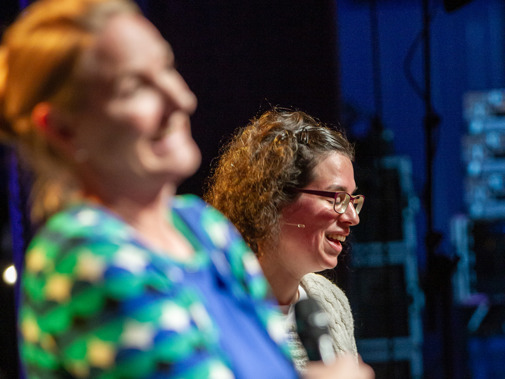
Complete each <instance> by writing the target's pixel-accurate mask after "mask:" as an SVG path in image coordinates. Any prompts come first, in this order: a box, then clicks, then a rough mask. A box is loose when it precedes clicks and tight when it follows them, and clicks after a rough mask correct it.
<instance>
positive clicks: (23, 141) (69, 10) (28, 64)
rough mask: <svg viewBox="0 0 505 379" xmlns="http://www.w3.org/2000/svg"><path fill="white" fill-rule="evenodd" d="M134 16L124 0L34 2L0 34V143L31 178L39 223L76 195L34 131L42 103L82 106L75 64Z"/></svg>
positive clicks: (64, 167)
mask: <svg viewBox="0 0 505 379" xmlns="http://www.w3.org/2000/svg"><path fill="white" fill-rule="evenodd" d="M133 12H138V9H137V6H136V5H135V4H134V3H133V2H130V1H128V0H38V1H37V2H35V3H33V4H32V5H30V6H29V7H27V8H26V10H24V11H23V12H22V13H21V14H20V16H19V17H18V19H17V20H16V21H15V22H14V23H13V24H12V25H11V26H10V27H9V28H8V29H7V30H6V31H5V33H4V36H3V40H2V44H1V46H0V137H1V138H2V140H3V141H4V142H6V143H8V144H11V145H12V146H13V147H14V148H15V149H16V151H17V153H18V155H19V156H20V158H21V159H22V162H23V163H27V164H28V166H29V167H30V168H31V171H32V172H33V186H32V191H31V204H32V217H33V218H34V219H35V220H41V219H44V218H46V217H47V216H49V215H50V214H52V213H54V212H55V211H57V210H59V209H60V208H61V207H62V206H63V205H64V204H65V203H67V202H68V201H69V200H70V199H72V198H73V197H74V196H75V195H76V194H77V193H78V185H77V182H76V178H75V177H74V176H73V175H72V169H71V167H70V164H69V163H68V162H66V161H65V160H64V159H63V157H62V156H61V155H60V154H59V153H58V151H57V150H56V149H54V148H53V147H52V146H51V145H50V144H48V142H47V140H46V139H45V138H44V135H43V133H40V131H39V130H38V129H37V128H36V127H35V126H34V125H33V123H32V120H31V114H32V111H33V109H34V107H35V106H36V105H37V104H39V103H41V102H48V103H50V104H51V105H53V106H55V107H57V108H59V109H63V110H66V111H70V112H71V111H72V110H75V109H77V107H78V106H79V104H80V102H81V101H83V99H84V95H83V92H84V91H83V89H82V88H83V86H82V84H83V83H82V79H81V78H80V77H79V70H78V67H79V62H80V59H81V57H82V55H83V53H84V52H85V51H87V49H89V48H90V46H91V44H92V43H93V41H94V39H95V38H96V35H97V34H98V33H99V32H100V30H101V29H102V28H103V26H104V25H105V23H106V21H107V20H108V19H109V18H110V17H111V16H112V15H115V14H118V13H133Z"/></svg>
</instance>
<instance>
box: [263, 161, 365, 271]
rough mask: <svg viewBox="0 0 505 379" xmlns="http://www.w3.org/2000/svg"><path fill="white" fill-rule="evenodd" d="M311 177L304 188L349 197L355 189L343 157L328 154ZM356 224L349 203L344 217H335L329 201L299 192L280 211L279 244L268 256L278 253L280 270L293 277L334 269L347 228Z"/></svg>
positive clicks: (352, 175) (352, 209) (356, 215)
mask: <svg viewBox="0 0 505 379" xmlns="http://www.w3.org/2000/svg"><path fill="white" fill-rule="evenodd" d="M313 174H314V180H313V181H312V182H311V183H309V185H307V186H306V187H305V188H306V189H313V190H321V191H345V192H347V193H349V194H352V193H353V192H354V191H355V190H356V183H355V181H354V169H353V166H352V162H351V160H350V159H349V158H348V157H347V156H345V155H342V154H339V153H330V154H328V155H327V156H326V157H325V158H324V159H323V160H322V161H321V162H320V163H319V164H318V165H317V166H316V167H315V168H314V173H313ZM358 223H359V216H358V214H357V213H356V210H355V209H354V206H353V205H352V204H349V206H348V207H347V209H346V211H345V212H344V213H343V214H338V213H336V212H335V211H334V210H333V200H332V199H330V198H325V197H320V196H316V195H313V194H306V193H301V194H300V195H299V197H298V198H297V199H296V200H295V202H294V203H292V204H290V205H288V206H287V207H285V208H284V209H283V210H282V211H281V219H280V235H279V240H278V245H277V248H276V249H275V251H271V252H269V253H273V254H277V255H278V259H279V261H280V267H284V269H285V270H287V271H289V273H290V275H291V276H294V277H296V278H301V277H302V276H303V275H305V274H307V273H310V272H319V271H322V270H325V269H330V268H334V267H335V266H336V265H337V263H338V256H339V254H340V253H341V252H342V242H343V241H345V239H346V237H347V236H348V235H349V232H350V227H351V226H354V225H357V224H358ZM297 225H300V226H302V225H303V226H304V227H298V226H297Z"/></svg>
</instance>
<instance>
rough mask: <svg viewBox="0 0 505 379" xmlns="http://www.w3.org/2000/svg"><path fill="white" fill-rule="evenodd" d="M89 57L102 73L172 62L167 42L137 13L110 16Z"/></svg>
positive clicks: (139, 68) (138, 68)
mask: <svg viewBox="0 0 505 379" xmlns="http://www.w3.org/2000/svg"><path fill="white" fill-rule="evenodd" d="M91 55H92V56H93V58H94V59H93V60H94V61H95V62H96V63H97V64H98V66H99V67H100V69H101V70H102V71H104V72H103V73H104V74H105V73H108V74H117V73H121V72H123V71H125V72H128V71H132V70H133V71H135V70H143V69H149V67H157V66H159V65H163V66H166V65H167V64H171V63H173V53H172V50H171V48H170V45H169V44H168V42H166V41H165V40H164V39H163V37H162V36H161V34H160V33H159V32H158V30H157V29H156V28H155V27H154V26H153V25H152V24H151V23H150V22H149V21H148V20H147V19H145V18H144V17H142V16H141V15H137V14H119V15H115V16H112V17H111V18H110V20H108V22H107V23H106V25H105V26H104V28H103V29H102V31H101V32H100V33H99V34H98V35H97V37H96V40H95V44H94V46H93V47H92V49H91Z"/></svg>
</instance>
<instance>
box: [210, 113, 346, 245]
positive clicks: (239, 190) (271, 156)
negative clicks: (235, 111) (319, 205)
mask: <svg viewBox="0 0 505 379" xmlns="http://www.w3.org/2000/svg"><path fill="white" fill-rule="evenodd" d="M333 152H337V153H339V154H343V155H344V156H346V157H348V158H349V159H350V160H351V161H353V160H354V146H353V145H352V144H351V143H350V142H349V141H348V139H347V138H346V136H345V133H344V132H343V131H342V130H336V129H333V128H330V127H329V126H327V125H325V124H323V123H321V122H320V121H318V120H316V119H315V118H313V117H311V116H309V115H308V114H306V113H304V112H302V111H296V110H290V109H284V108H273V109H271V110H269V111H267V112H265V113H263V114H262V115H261V116H259V117H257V118H254V119H252V120H251V121H250V123H249V124H248V125H247V126H245V127H243V128H239V129H238V130H237V131H236V132H235V133H234V135H233V137H232V138H231V140H230V142H228V143H227V144H226V145H225V146H224V148H223V149H222V152H221V156H220V158H219V159H218V160H217V163H215V164H214V165H213V168H212V172H211V176H210V177H209V179H208V181H207V183H206V193H205V194H204V199H205V200H206V201H207V202H208V203H209V204H211V205H212V206H214V207H215V208H217V209H218V210H219V211H221V212H222V213H223V214H224V215H225V216H226V217H228V218H229V219H230V221H231V222H232V223H233V224H234V225H235V227H236V228H237V229H238V230H239V232H240V233H241V234H242V236H243V238H244V239H245V241H246V242H247V243H248V244H249V246H250V247H251V249H252V250H253V251H254V252H255V253H256V254H258V255H259V254H260V252H259V249H258V243H259V242H261V241H266V240H269V239H270V238H272V237H274V236H276V235H277V234H278V231H279V217H280V212H281V210H282V209H283V208H284V207H285V206H286V205H288V204H291V203H292V202H294V201H295V200H296V198H297V196H298V193H297V192H296V189H297V188H303V187H305V186H307V185H308V184H309V183H310V182H311V181H312V180H314V177H313V171H314V168H315V167H316V166H317V164H318V163H319V162H321V161H322V160H323V159H324V158H326V156H327V155H328V154H330V153H333Z"/></svg>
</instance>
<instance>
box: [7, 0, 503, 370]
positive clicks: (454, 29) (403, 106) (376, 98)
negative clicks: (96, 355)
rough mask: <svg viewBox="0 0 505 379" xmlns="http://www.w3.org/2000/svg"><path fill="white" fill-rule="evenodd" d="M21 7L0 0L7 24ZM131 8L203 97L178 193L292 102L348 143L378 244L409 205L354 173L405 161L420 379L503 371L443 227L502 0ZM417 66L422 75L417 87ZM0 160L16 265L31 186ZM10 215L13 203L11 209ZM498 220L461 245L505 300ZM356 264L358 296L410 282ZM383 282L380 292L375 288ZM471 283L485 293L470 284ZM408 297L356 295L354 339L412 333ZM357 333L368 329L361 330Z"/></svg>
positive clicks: (160, 1) (498, 37)
mask: <svg viewBox="0 0 505 379" xmlns="http://www.w3.org/2000/svg"><path fill="white" fill-rule="evenodd" d="M26 3H27V1H24V2H23V1H14V0H2V10H1V13H0V22H1V27H2V30H3V28H4V27H5V26H6V25H8V24H9V23H10V22H11V21H12V20H13V18H14V16H15V15H16V14H18V12H19V9H20V8H22V7H24V6H25V5H26ZM137 3H138V4H139V5H140V6H141V8H142V9H143V11H144V13H145V14H146V15H147V16H148V18H150V19H151V20H152V22H153V23H154V24H155V25H156V26H157V27H158V28H159V29H160V31H161V32H162V34H163V35H164V36H165V38H166V39H167V40H168V41H169V42H170V43H171V44H172V47H173V49H174V52H175V56H176V61H177V67H178V69H179V71H180V72H181V73H182V75H183V76H184V78H185V79H186V81H187V82H188V83H189V85H190V87H191V88H192V90H193V91H194V92H195V93H196V94H197V96H198V99H199V107H198V110H197V112H196V113H195V115H194V117H193V119H192V125H193V134H194V138H195V139H196V141H197V142H198V144H199V146H200V148H201V150H202V154H203V162H202V166H201V169H200V170H199V172H198V173H197V175H195V176H194V177H193V178H191V179H189V180H188V181H186V182H185V183H184V184H183V185H182V186H181V187H180V192H181V193H184V192H192V193H196V194H199V195H201V193H202V188H203V186H204V181H205V178H206V177H207V175H208V174H209V167H210V164H211V162H212V159H213V158H215V157H216V156H217V155H218V151H219V146H220V145H221V144H222V143H223V141H225V140H226V139H227V138H228V137H229V135H230V133H231V132H232V131H233V130H234V129H235V128H236V127H238V126H243V125H244V124H245V123H247V121H248V120H249V119H250V118H252V117H254V116H255V115H257V114H258V113H259V112H261V111H262V110H265V109H268V108H269V107H270V106H271V105H281V106H289V107H295V108H299V109H301V110H305V111H307V112H308V113H310V114H311V115H313V116H315V117H317V118H319V119H320V120H322V121H324V122H327V123H329V124H340V125H341V126H342V127H344V128H345V129H346V130H347V133H348V135H349V137H350V138H351V139H352V140H353V141H355V142H356V144H357V151H358V155H357V162H356V167H357V178H358V186H360V187H362V188H363V189H366V188H368V189H369V190H370V192H369V193H364V194H365V196H366V197H367V203H368V204H369V205H371V206H372V205H373V204H374V202H373V201H374V200H373V199H375V204H379V206H377V207H375V208H374V207H371V208H369V209H374V213H373V216H372V215H369V216H366V213H365V214H364V215H363V217H362V218H363V219H364V220H365V221H364V223H366V217H369V218H368V224H369V225H371V226H370V227H369V228H368V229H363V228H362V229H361V230H360V231H359V234H360V237H359V238H358V237H357V240H358V242H359V241H367V242H368V241H374V240H382V239H386V240H389V239H391V238H395V236H396V235H397V234H398V233H399V232H398V230H399V229H401V226H402V222H403V221H404V220H402V216H401V214H402V212H401V209H402V207H403V206H404V204H403V202H404V201H405V199H403V198H402V197H401V194H400V195H398V197H394V198H393V199H392V201H391V199H389V200H385V199H384V197H385V193H386V192H387V193H396V192H398V191H397V189H396V188H395V187H394V186H393V185H392V184H391V183H393V181H394V179H395V177H394V175H393V177H392V178H389V177H388V175H389V174H391V172H389V171H388V172H383V171H381V170H378V171H374V170H373V169H372V170H371V172H372V173H375V174H376V175H379V174H380V175H381V177H383V178H384V181H387V183H389V184H390V185H389V186H388V185H383V184H382V185H378V186H373V185H362V184H361V183H360V182H359V179H360V178H361V177H363V183H367V184H368V182H366V179H367V177H366V175H365V176H360V172H370V167H372V168H373V162H376V160H377V159H379V158H380V157H381V156H384V155H388V156H395V157H401V158H402V159H406V160H408V162H410V163H411V165H412V173H411V177H409V180H411V182H412V194H413V196H414V197H415V200H416V201H418V204H419V205H418V207H417V211H416V213H415V217H414V221H415V224H414V234H413V235H408V236H406V237H405V236H403V237H402V238H409V239H411V241H409V244H410V245H414V246H415V248H414V250H415V259H416V269H417V272H415V275H416V276H417V277H418V278H419V291H421V292H422V294H423V296H425V299H426V306H425V307H424V308H423V315H422V316H423V325H422V330H421V331H420V333H421V334H422V335H423V342H422V343H423V349H422V350H423V362H422V365H423V367H424V369H423V372H424V374H423V377H425V378H449V379H452V378H473V379H475V378H498V377H505V368H503V363H500V362H504V361H505V347H504V346H505V342H504V337H503V334H504V329H505V328H504V325H505V324H504V323H505V315H504V313H505V312H503V310H502V305H501V303H500V301H498V302H497V305H493V306H491V307H490V311H489V312H488V321H486V322H485V323H482V324H481V328H480V329H479V330H477V331H473V332H470V331H469V330H468V320H469V317H471V315H472V314H473V312H474V310H475V308H473V307H472V306H469V305H468V304H460V303H458V302H457V301H455V299H453V298H452V296H451V293H452V290H453V288H452V287H453V284H452V283H451V277H452V275H453V273H454V265H455V264H456V263H457V260H458V258H459V254H460V252H459V251H458V250H457V249H455V246H454V243H452V240H453V234H452V231H451V220H453V218H454V217H455V216H458V215H459V216H461V215H466V213H467V209H466V206H465V202H464V196H465V187H464V176H465V169H466V166H465V162H464V161H463V159H462V148H461V146H462V138H463V136H464V134H465V133H466V131H467V126H466V124H465V120H464V117H463V96H464V94H465V93H466V92H467V91H475V90H483V91H487V90H490V89H495V88H503V87H505V54H504V50H505V41H504V38H505V33H504V30H505V5H504V3H503V1H499V0H474V1H467V2H466V3H467V4H463V3H465V2H451V3H452V4H453V5H454V6H453V7H452V8H455V9H452V8H451V7H449V5H451V4H449V2H446V3H444V2H443V1H442V0H438V1H437V0H433V1H422V0H389V1H388V0H382V1H381V0H376V1H373V0H369V1H366V0H361V1H359V0H339V1H329V0H317V1H315V0H314V1H306V0H291V1H285V0H279V1H275V0H270V1H263V0H241V1H231V0H215V1H212V0H209V1H204V0H200V1H189V0H138V1H137ZM426 4H428V5H429V15H430V20H431V22H430V23H429V24H428V25H427V24H426V22H425V21H426V20H425V19H424V18H423V16H425V13H424V10H425V9H426V8H424V7H426ZM426 26H429V29H428V30H429V32H430V37H431V38H430V43H431V46H430V50H429V53H430V54H429V56H428V55H427V54H426V51H425V50H423V48H424V47H425V46H426V45H425V43H426V40H425V39H423V38H422V37H423V34H422V32H423V28H425V27H426ZM424 36H426V35H424ZM427 62H428V63H429V68H430V70H429V74H430V76H431V83H430V84H431V88H429V91H428V92H427V91H426V89H427V87H426V83H425V78H426V73H427V71H426V70H425V69H426V63H427ZM427 93H428V94H429V97H430V99H431V105H432V109H431V110H432V111H433V113H434V114H435V115H436V116H438V117H439V119H440V122H439V123H436V125H433V126H432V127H431V129H429V128H428V127H427V124H426V115H427V113H426V100H427V99H426V97H427ZM428 125H429V124H428ZM427 135H432V142H434V143H433V145H434V146H433V156H432V157H430V156H428V154H427V150H426V149H427V143H426V137H427ZM0 158H1V159H2V160H1V163H2V165H1V167H2V172H1V174H2V176H1V180H2V182H1V183H2V188H1V193H0V198H1V199H3V200H4V201H3V202H2V204H1V207H0V211H1V212H2V220H3V222H2V225H1V227H2V229H1V233H2V234H1V237H2V241H1V245H0V246H1V248H2V250H1V253H0V265H1V267H0V268H1V269H2V270H3V268H4V267H7V266H8V265H9V264H11V262H12V261H13V254H12V251H16V252H17V251H18V250H19V249H20V245H22V244H24V243H25V242H26V241H25V239H26V233H23V232H20V227H21V226H23V225H24V226H26V225H25V224H26V221H23V219H22V218H21V219H17V218H16V215H17V216H19V213H20V212H19V210H20V209H21V210H22V209H23V204H22V203H23V201H22V200H23V198H24V196H25V195H26V194H25V192H26V189H23V188H13V187H12V170H11V168H12V167H13V165H12V164H11V161H10V159H11V154H10V152H9V151H8V150H6V149H3V150H2V151H1V154H0ZM430 164H431V165H430ZM428 167H432V170H428V169H427V168H428ZM367 170H368V171H367ZM396 179H397V178H396ZM374 189H375V190H374ZM395 191H396V192H395ZM370 200H372V202H371V203H370ZM381 200H382V201H381ZM410 200H412V199H410ZM384 204H389V207H385V206H384ZM9 205H11V208H10V210H9ZM13 205H14V207H13ZM395 206H397V207H398V208H395ZM366 207H367V205H365V210H364V212H366V210H367V208H366ZM12 208H17V213H16V209H14V211H13V210H12ZM398 210H400V211H399V212H395V211H398ZM13 212H14V214H13ZM21 213H22V212H21ZM374 225H375V226H378V225H380V228H378V227H374ZM497 225H498V226H497ZM499 225H501V224H500V220H498V221H497V220H493V221H492V222H488V224H479V225H477V226H476V227H475V228H474V229H475V230H474V231H473V230H469V231H468V237H469V238H470V239H474V238H475V239H476V240H478V241H480V242H482V243H483V245H485V246H486V248H485V249H483V250H482V254H483V255H484V256H486V261H489V260H491V261H493V262H495V263H496V264H494V265H492V267H490V266H489V265H487V266H486V265H485V264H484V263H480V264H479V265H478V266H477V269H478V270H479V275H480V276H481V277H483V278H486V279H487V280H486V281H483V282H482V283H485V284H483V285H482V286H481V287H485V288H484V289H483V290H484V291H485V290H486V289H489V288H492V292H493V294H500V293H505V288H503V287H504V286H503V279H501V276H500V275H499V273H498V274H496V267H504V266H503V260H504V258H503V257H504V256H505V252H504V250H503V247H504V245H503V244H501V243H500V238H503V237H501V235H502V232H501V229H500V227H499ZM25 229H26V228H25ZM355 234H356V235H358V232H356V233H355ZM433 236H435V237H434V238H435V239H436V240H437V242H438V243H436V244H429V245H427V243H426V242H425V241H426V238H427V237H429V238H428V239H429V240H433ZM486 241H491V242H493V243H494V245H493V244H492V243H491V245H492V246H490V244H489V243H488V244H486V243H485V242H486ZM16 254H17V253H16ZM18 255H19V254H17V255H16V256H18ZM482 261H483V260H481V261H479V262H482ZM500 265H501V266H500ZM339 270H346V271H345V272H342V273H341V275H342V276H344V277H345V276H347V275H349V276H352V274H353V269H352V263H346V264H345V265H342V267H340V265H339ZM354 271H355V272H354V273H355V274H356V275H355V279H354V280H355V281H356V280H359V283H360V284H361V285H362V286H363V288H367V285H370V284H369V283H371V282H372V281H373V283H375V288H379V289H380V288H382V287H380V286H379V287H377V285H378V284H377V282H380V281H381V280H382V279H384V280H393V281H394V280H396V279H395V278H397V277H398V281H397V285H398V286H400V287H403V286H405V285H407V284H406V283H408V282H409V278H408V277H407V278H402V277H401V275H400V274H398V271H397V270H392V269H391V270H390V269H385V270H383V272H381V273H380V274H378V273H377V272H376V271H374V272H372V271H367V270H362V271H360V272H359V273H358V272H356V271H357V270H354ZM358 274H359V275H358ZM356 278H359V279H356ZM367 281H369V282H367ZM346 284H347V285H348V283H347V282H345V283H343V285H344V286H345V285H346ZM388 288H389V287H388V286H384V288H382V289H383V291H382V292H384V291H388ZM346 289H347V290H348V293H352V292H353V291H352V289H349V288H346ZM477 289H478V290H482V288H480V287H479V286H477ZM13 292H14V291H13V288H12V287H9V286H7V285H5V284H3V283H2V284H0V296H1V297H0V304H1V307H2V309H1V312H0V315H1V316H0V317H1V319H0V341H1V342H0V378H1V377H2V375H3V376H4V377H6V378H11V377H16V374H17V364H16V361H17V356H16V346H15V338H14V335H15V328H14V311H13V309H14V306H13V304H14V296H13ZM396 298H397V296H396V294H395V293H393V294H390V296H389V299H390V300H391V299H396ZM398 298H399V297H398ZM498 298H499V296H498ZM410 301H411V299H408V298H407V299H403V300H401V299H400V300H399V301H398V302H395V301H393V302H390V301H389V302H388V301H385V302H381V301H376V302H373V301H371V299H370V294H368V297H367V294H366V293H365V294H362V296H361V297H360V298H358V299H355V300H353V304H357V306H356V309H358V305H360V304H361V305H363V304H364V305H363V306H365V305H367V304H368V308H366V306H365V308H364V309H367V310H369V312H368V316H367V315H363V313H359V312H358V314H357V315H355V317H357V319H356V323H357V328H358V336H359V333H365V332H370V333H372V334H373V332H374V331H380V330H382V329H383V328H384V325H383V324H384V323H392V324H396V325H399V328H400V327H401V328H408V327H407V326H406V325H407V324H408V320H406V318H408V317H409V315H408V313H407V312H405V307H406V304H408V303H409V302H410ZM372 305H374V306H377V307H379V306H381V307H384V306H389V307H390V308H391V313H390V315H391V317H390V318H388V319H384V320H382V319H380V318H376V320H375V326H372V328H371V329H370V330H369V329H367V328H368V326H367V325H369V323H368V321H367V317H368V318H370V317H373V315H370V313H373V306H372ZM395 307H397V308H395ZM353 308H355V307H354V306H353ZM360 317H362V318H360ZM379 322H380V323H381V324H380V325H379V324H378V323H379ZM360 325H361V326H363V325H365V326H364V327H362V329H361V330H359V328H360ZM448 329H450V330H448ZM375 368H376V370H377V373H378V376H377V377H378V378H379V379H380V378H381V377H385V376H381V375H382V372H383V371H382V366H381V365H379V364H377V365H376V366H375ZM398 370H399V371H401V369H398ZM401 372H403V371H401ZM401 375H402V374H398V373H393V374H392V373H391V371H389V375H388V377H389V378H401V379H406V378H405V377H404V376H401Z"/></svg>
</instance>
